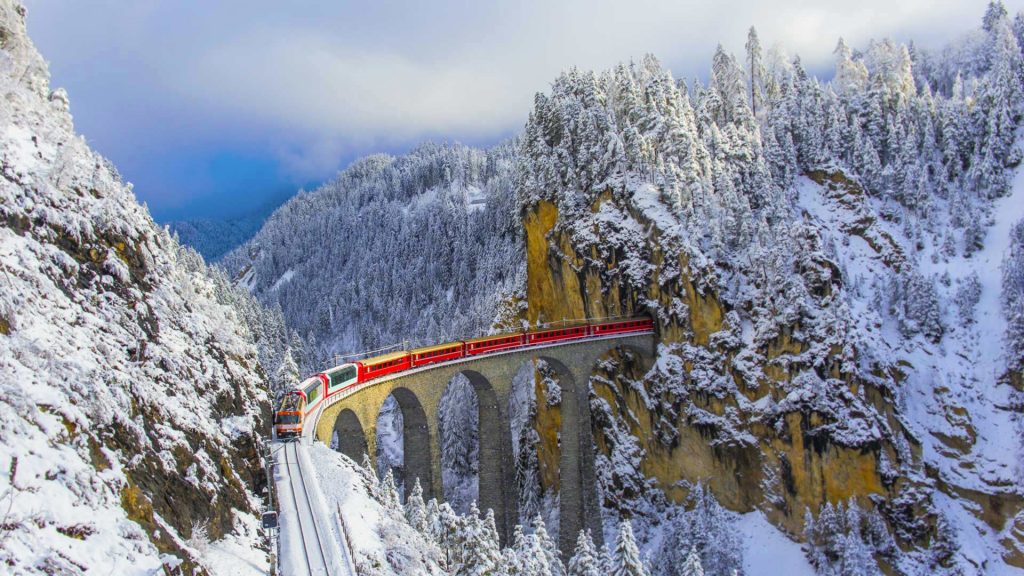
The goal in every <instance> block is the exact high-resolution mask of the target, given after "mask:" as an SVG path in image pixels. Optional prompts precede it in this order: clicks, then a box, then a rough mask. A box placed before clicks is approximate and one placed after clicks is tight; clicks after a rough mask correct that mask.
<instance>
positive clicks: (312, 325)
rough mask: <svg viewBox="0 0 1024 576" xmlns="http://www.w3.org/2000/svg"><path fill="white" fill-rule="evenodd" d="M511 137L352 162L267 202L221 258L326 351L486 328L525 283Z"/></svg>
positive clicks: (316, 364)
mask: <svg viewBox="0 0 1024 576" xmlns="http://www.w3.org/2000/svg"><path fill="white" fill-rule="evenodd" d="M514 153H515V147H514V146H513V145H511V144H505V145H502V146H498V147H496V148H493V149H491V150H486V151H484V150H477V149H473V148H469V147H467V146H463V145H459V144H424V145H422V146H420V147H419V148H417V149H416V150H414V151H412V152H411V153H409V154H407V155H405V156H400V157H394V156H388V155H376V156H370V157H367V158H364V159H362V160H360V161H357V162H355V163H354V164H353V165H352V166H351V167H349V168H348V169H347V170H345V171H344V172H342V173H341V174H340V175H339V176H338V178H337V179H335V180H333V181H331V182H328V183H326V184H324V185H323V186H321V187H320V188H318V189H316V190H314V191H312V192H307V193H301V194H299V195H297V196H296V197H294V198H292V199H291V200H289V201H288V202H286V203H285V204H284V205H282V206H281V207H280V208H279V209H277V210H276V211H275V212H274V213H273V214H272V215H271V216H270V217H269V218H268V219H267V221H266V223H265V224H264V225H263V228H262V229H261V230H260V231H259V232H258V233H257V234H256V235H255V236H254V237H253V238H252V239H251V240H250V241H248V242H247V243H245V244H244V245H242V246H240V247H239V248H237V249H236V250H234V251H233V252H231V253H230V254H228V255H227V256H225V257H224V259H223V261H222V265H223V266H224V267H225V268H226V269H227V270H228V271H229V273H230V274H231V275H232V276H233V277H235V278H236V279H237V281H238V282H239V283H240V284H242V285H244V286H245V287H246V288H248V289H249V290H250V291H251V292H252V293H253V294H254V295H255V296H257V297H258V298H259V299H260V300H261V301H262V302H264V303H265V304H267V305H269V306H271V307H274V306H280V308H281V310H282V311H283V312H284V316H285V318H286V320H287V322H288V325H289V327H290V328H291V329H293V330H297V331H298V332H299V333H300V334H301V335H302V336H303V337H304V338H305V340H306V342H307V348H308V349H307V350H305V351H301V350H296V351H294V352H295V353H296V355H297V356H298V357H299V358H298V359H299V361H300V364H303V363H304V365H303V368H306V369H310V370H312V369H319V368H322V364H320V362H328V361H330V359H329V357H330V356H331V355H333V354H335V353H340V352H348V351H357V350H365V349H369V348H375V347H378V346H382V345H388V344H393V343H396V342H401V341H402V340H403V339H409V340H412V341H413V342H416V341H419V342H424V343H431V342H442V341H445V340H450V339H452V338H455V337H465V336H471V335H476V334H479V333H481V332H483V331H486V330H487V329H489V328H490V327H491V326H492V324H493V323H494V321H495V318H496V316H498V315H499V313H500V310H502V309H504V307H505V305H506V304H510V303H512V302H513V300H514V298H515V294H516V293H517V291H518V290H521V287H522V286H523V278H522V271H523V267H522V263H523V261H524V260H523V254H522V233H521V228H520V227H519V225H518V222H517V218H518V212H517V209H516V208H515V206H514V204H513V202H514V194H513V192H512V168H513V160H514Z"/></svg>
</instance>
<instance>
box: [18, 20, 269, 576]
mask: <svg viewBox="0 0 1024 576" xmlns="http://www.w3.org/2000/svg"><path fill="white" fill-rule="evenodd" d="M25 16H26V13H25V9H24V7H22V6H21V5H20V4H19V3H17V2H15V1H13V0H0V48H2V52H0V92H2V96H3V97H2V100H0V102H2V104H0V278H2V280H0V283H2V284H3V289H2V290H0V318H2V320H0V422H2V427H3V429H4V430H5V432H4V442H3V445H2V446H0V467H2V468H3V469H5V470H8V473H7V474H4V475H2V477H0V495H2V497H3V498H6V499H9V505H6V504H5V508H6V509H7V510H8V512H7V514H6V516H5V520H4V526H3V532H4V534H3V539H2V541H0V563H3V564H4V565H5V566H6V567H7V568H8V569H9V570H11V571H13V572H14V573H19V574H36V573H45V574H56V573H60V574H65V573H83V572H86V571H89V572H90V573H93V572H95V573H125V571H126V570H127V567H128V566H131V567H132V568H133V569H135V570H139V571H149V572H148V573H153V572H154V571H157V570H167V571H177V572H178V573H185V574H203V573H205V570H206V569H205V568H204V566H203V562H202V559H201V558H200V555H199V553H198V549H199V548H201V546H198V545H199V544H202V542H200V541H201V540H203V538H209V539H219V538H220V537H222V536H224V535H226V534H228V533H231V532H233V531H234V530H235V526H236V517H237V515H239V514H252V513H255V512H257V510H258V507H259V499H258V497H257V496H256V494H257V493H258V490H259V488H260V487H261V483H262V482H263V477H264V476H263V473H262V465H261V454H260V452H261V448H260V445H261V444H260V435H261V433H262V432H263V431H264V430H266V428H267V426H268V416H269V408H270V407H269V398H268V395H267V392H266V388H265V384H264V382H265V375H264V371H263V369H262V367H261V366H260V364H259V358H258V355H257V348H256V346H255V344H254V340H253V339H254V336H253V330H251V327H250V326H248V325H247V324H246V321H245V319H244V318H242V317H241V313H240V312H239V311H238V309H236V308H235V307H234V306H233V305H232V304H233V302H234V301H235V300H237V299H242V298H243V296H241V295H238V294H237V293H235V292H233V291H232V290H231V289H230V287H229V286H228V284H227V281H226V279H224V278H222V277H217V276H216V275H213V274H211V273H210V271H209V270H207V268H206V266H205V264H204V263H203V262H202V259H201V258H199V257H198V255H196V254H195V253H194V252H191V251H189V250H186V249H183V248H182V247H181V246H179V245H178V244H177V242H176V241H175V240H174V239H172V238H171V237H170V236H169V234H168V233H167V232H166V230H163V229H161V228H159V227H158V226H156V224H155V223H154V222H153V220H152V219H151V218H150V216H149V214H148V213H147V211H146V210H145V208H143V207H142V206H140V205H139V204H138V203H137V202H136V200H135V197H134V195H133V194H132V191H131V186H130V185H128V184H125V183H124V182H123V181H122V180H121V179H120V176H119V175H118V174H117V172H116V171H115V170H114V168H113V167H112V166H111V164H110V163H109V162H108V161H107V160H105V159H104V158H102V157H100V156H98V155H96V154H95V153H94V152H93V151H92V150H90V149H89V147H88V146H87V145H86V143H85V141H84V140H83V139H82V138H80V137H79V136H77V135H75V133H74V131H73V124H72V119H71V115H70V114H69V112H68V100H67V96H66V95H65V94H64V92H63V91H62V90H54V91H51V90H50V88H49V81H48V73H47V70H46V66H45V63H44V62H43V60H42V58H41V57H40V56H39V54H38V53H37V52H36V50H35V48H34V47H33V46H32V43H31V42H30V40H29V39H28V36H27V35H26V31H25ZM204 534H205V536H203V535H204Z"/></svg>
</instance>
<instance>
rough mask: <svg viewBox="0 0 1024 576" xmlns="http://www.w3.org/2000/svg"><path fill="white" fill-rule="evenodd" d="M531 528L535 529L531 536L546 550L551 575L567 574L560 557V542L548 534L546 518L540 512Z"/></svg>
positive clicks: (545, 557)
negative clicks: (545, 524) (556, 541)
mask: <svg viewBox="0 0 1024 576" xmlns="http://www.w3.org/2000/svg"><path fill="white" fill-rule="evenodd" d="M531 528H532V529H533V534H531V536H532V537H533V538H534V539H535V540H536V541H537V545H538V546H539V547H540V548H541V549H542V550H543V551H544V559H545V562H544V563H545V565H547V567H548V570H549V571H550V572H551V575H552V576H563V575H564V574H565V566H563V565H562V559H561V558H559V557H558V544H556V543H555V541H554V540H552V539H551V536H549V535H548V530H547V528H546V527H545V526H544V518H542V517H541V515H540V514H537V515H536V516H534V517H533V522H531Z"/></svg>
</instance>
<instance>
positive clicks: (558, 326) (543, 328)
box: [526, 322, 603, 334]
mask: <svg viewBox="0 0 1024 576" xmlns="http://www.w3.org/2000/svg"><path fill="white" fill-rule="evenodd" d="M588 324H589V323H588V322H552V323H551V324H541V325H539V326H535V327H533V328H530V329H529V330H527V331H526V332H527V333H528V334H532V333H534V332H548V331H550V330H566V329H568V328H582V327H585V326H587V325H588ZM601 324H603V322H601Z"/></svg>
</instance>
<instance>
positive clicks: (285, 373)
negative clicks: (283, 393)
mask: <svg viewBox="0 0 1024 576" xmlns="http://www.w3.org/2000/svg"><path fill="white" fill-rule="evenodd" d="M275 376H276V378H277V383H276V389H278V390H284V389H287V388H290V387H292V386H294V385H296V384H298V382H299V366H298V364H296V363H295V358H294V357H293V356H292V348H291V346H288V347H286V348H285V349H284V355H283V356H282V357H281V364H280V365H279V366H278V367H277V373H276V374H275Z"/></svg>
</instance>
